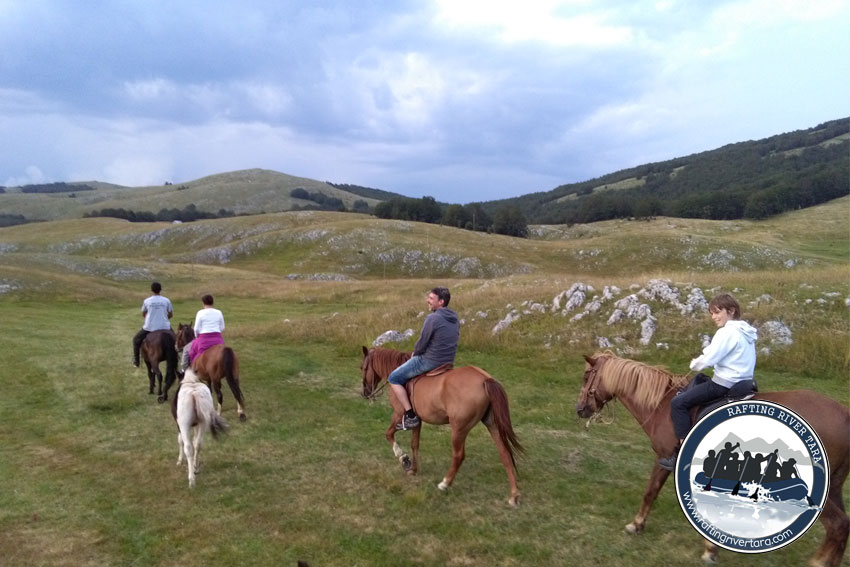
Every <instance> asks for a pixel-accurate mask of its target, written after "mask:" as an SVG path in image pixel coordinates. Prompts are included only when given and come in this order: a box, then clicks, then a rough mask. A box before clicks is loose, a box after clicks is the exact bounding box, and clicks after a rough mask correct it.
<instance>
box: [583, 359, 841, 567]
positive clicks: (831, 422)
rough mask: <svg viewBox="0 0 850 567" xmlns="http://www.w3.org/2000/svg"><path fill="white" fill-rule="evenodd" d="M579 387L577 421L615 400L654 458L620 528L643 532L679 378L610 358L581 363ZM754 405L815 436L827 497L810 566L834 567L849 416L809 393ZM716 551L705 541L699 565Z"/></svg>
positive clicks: (773, 396) (666, 450) (661, 475)
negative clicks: (788, 417)
mask: <svg viewBox="0 0 850 567" xmlns="http://www.w3.org/2000/svg"><path fill="white" fill-rule="evenodd" d="M585 361H586V363H587V364H586V366H585V371H584V384H583V386H582V389H581V392H580V393H579V396H578V403H577V404H576V411H577V412H578V415H579V416H580V417H583V418H589V417H592V416H593V415H595V414H597V413H599V412H600V411H601V410H602V408H603V406H604V405H605V404H606V403H607V402H609V401H610V400H612V399H614V398H617V399H619V400H620V402H621V403H622V404H623V405H624V406H625V407H626V409H628V410H629V411H630V412H631V413H632V415H634V417H635V419H637V421H638V423H639V424H640V426H641V427H642V428H643V430H644V432H645V433H646V434H647V435H648V436H649V439H650V442H651V444H652V450H653V451H654V452H655V456H654V458H653V461H654V462H655V466H654V467H653V469H652V475H651V476H650V478H649V486H647V489H646V492H645V493H644V495H643V502H642V503H641V507H640V510H638V513H637V516H635V519H634V521H632V522H631V523H630V524H628V525H627V526H626V530H627V531H629V532H630V533H633V534H637V533H640V532H642V531H643V529H644V527H645V526H646V518H647V516H648V515H649V510H650V508H651V507H652V503H653V502H654V501H655V498H656V496H658V492H659V491H660V490H661V487H662V486H663V485H664V481H666V480H667V476H668V475H669V474H670V473H669V472H668V471H666V470H664V469H662V468H661V467H660V466H658V463H657V460H658V458H659V457H663V456H667V455H669V454H671V453H672V452H673V450H674V448H675V446H676V444H677V439H676V436H675V434H674V433H673V422H672V419H671V418H670V401H671V400H672V399H673V396H674V395H675V394H676V391H677V388H679V387H681V386H684V377H680V376H675V375H673V374H670V373H669V372H667V371H666V370H663V369H660V368H656V367H652V366H648V365H646V364H643V363H640V362H635V361H633V360H628V359H625V358H620V357H618V356H616V355H615V354H614V353H612V352H604V353H596V354H594V355H593V356H592V357H587V356H586V357H585ZM755 399H759V400H767V401H771V402H776V403H778V404H781V405H783V406H786V407H788V408H789V409H791V410H792V411H794V412H796V413H797V414H799V415H800V416H801V417H802V418H803V419H805V420H806V421H807V422H809V424H810V425H811V426H812V427H813V428H814V429H815V431H817V433H818V436H819V437H820V439H821V442H822V443H823V446H824V447H825V449H826V453H827V457H828V458H829V468H830V478H829V492H828V495H827V500H826V502H825V503H824V506H823V511H822V512H821V515H820V521H821V522H823V526H824V529H825V531H826V535H825V537H824V541H823V543H822V544H821V547H820V549H818V551H817V553H815V555H814V557H812V559H811V562H810V564H811V565H812V566H813V567H814V566H819V567H837V566H838V565H839V564H840V563H841V558H842V557H843V556H844V548H845V547H846V545H847V536H848V534H850V518H848V517H847V514H846V512H845V511H844V503H843V501H842V495H841V490H842V486H843V485H844V480H845V479H846V478H847V473H848V471H850V411H848V409H847V408H846V407H844V406H842V405H841V404H839V403H838V402H836V401H834V400H832V399H831V398H828V397H826V396H824V395H822V394H819V393H817V392H813V391H810V390H794V391H788V392H760V393H759V394H758V395H756V397H755ZM716 555H717V547H716V546H715V545H713V544H711V543H709V542H708V541H706V550H705V553H704V554H703V559H705V560H707V561H713V560H714V559H715V557H716Z"/></svg>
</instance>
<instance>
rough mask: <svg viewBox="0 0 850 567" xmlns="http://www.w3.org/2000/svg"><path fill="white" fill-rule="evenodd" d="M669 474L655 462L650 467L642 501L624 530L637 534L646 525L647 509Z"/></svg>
mask: <svg viewBox="0 0 850 567" xmlns="http://www.w3.org/2000/svg"><path fill="white" fill-rule="evenodd" d="M668 476H670V471H668V470H665V469H662V468H661V467H659V466H658V463H656V464H655V467H654V468H653V469H652V475H651V476H650V477H649V484H648V485H647V487H646V492H644V493H643V501H642V502H641V505H640V510H638V513H637V516H635V519H634V520H633V521H632V522H631V523H630V524H627V525H626V531H627V532H629V533H630V534H639V533H641V532H642V531H643V529H644V528H645V527H646V517H647V516H649V510H650V509H651V508H652V503H653V502H655V499H656V498H657V497H658V492H659V491H660V490H661V487H662V486H664V482H665V481H666V480H667V477H668Z"/></svg>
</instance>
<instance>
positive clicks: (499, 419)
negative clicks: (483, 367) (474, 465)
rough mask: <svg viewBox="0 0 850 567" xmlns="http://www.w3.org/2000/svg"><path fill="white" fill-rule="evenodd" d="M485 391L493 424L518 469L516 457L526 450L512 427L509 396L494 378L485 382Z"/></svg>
mask: <svg viewBox="0 0 850 567" xmlns="http://www.w3.org/2000/svg"><path fill="white" fill-rule="evenodd" d="M484 391H485V392H487V397H488V398H489V399H490V409H489V412H490V415H491V416H492V417H493V422H494V423H495V424H496V430H497V431H498V432H499V437H501V439H502V443H504V445H505V448H507V450H508V454H510V456H511V462H512V463H513V465H514V469H516V455H517V454H518V453H524V452H525V449H524V448H523V447H522V445H520V443H519V440H518V439H517V436H516V433H514V428H513V426H512V425H511V410H510V407H509V406H508V395H507V393H506V392H505V389H504V388H503V387H502V385H501V384H500V383H499V382H498V381H497V380H495V379H493V378H489V377H488V378H487V379H486V380H484Z"/></svg>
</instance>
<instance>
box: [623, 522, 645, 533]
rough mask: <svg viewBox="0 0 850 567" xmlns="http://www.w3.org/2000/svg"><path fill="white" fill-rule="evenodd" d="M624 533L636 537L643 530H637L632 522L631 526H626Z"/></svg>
mask: <svg viewBox="0 0 850 567" xmlns="http://www.w3.org/2000/svg"><path fill="white" fill-rule="evenodd" d="M626 531H627V532H628V533H630V534H632V535H638V534H639V533H641V532H642V531H643V528H639V527H638V526H637V524H635V523H634V522H632V523H631V524H626Z"/></svg>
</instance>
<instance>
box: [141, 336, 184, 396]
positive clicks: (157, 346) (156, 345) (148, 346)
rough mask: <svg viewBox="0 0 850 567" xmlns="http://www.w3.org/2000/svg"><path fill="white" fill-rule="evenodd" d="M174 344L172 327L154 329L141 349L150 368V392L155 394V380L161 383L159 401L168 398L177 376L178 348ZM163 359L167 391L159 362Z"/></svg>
mask: <svg viewBox="0 0 850 567" xmlns="http://www.w3.org/2000/svg"><path fill="white" fill-rule="evenodd" d="M174 345H175V337H174V331H172V330H171V329H165V330H160V331H152V332H150V333H148V334H147V336H145V340H143V341H142V345H141V349H140V351H139V352H140V353H141V355H142V357H143V358H144V361H145V366H147V369H148V380H150V392H149V393H150V394H153V389H154V381H156V382H157V383H158V385H159V388H158V390H157V394H158V397H157V401H158V402H159V403H162V402H164V401H165V400H167V399H168V389H169V388H171V385H172V384H174V380H175V379H176V377H177V350H176V349H175V347H174ZM162 361H165V391H163V389H162V372H161V371H160V369H159V363H160V362H162Z"/></svg>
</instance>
